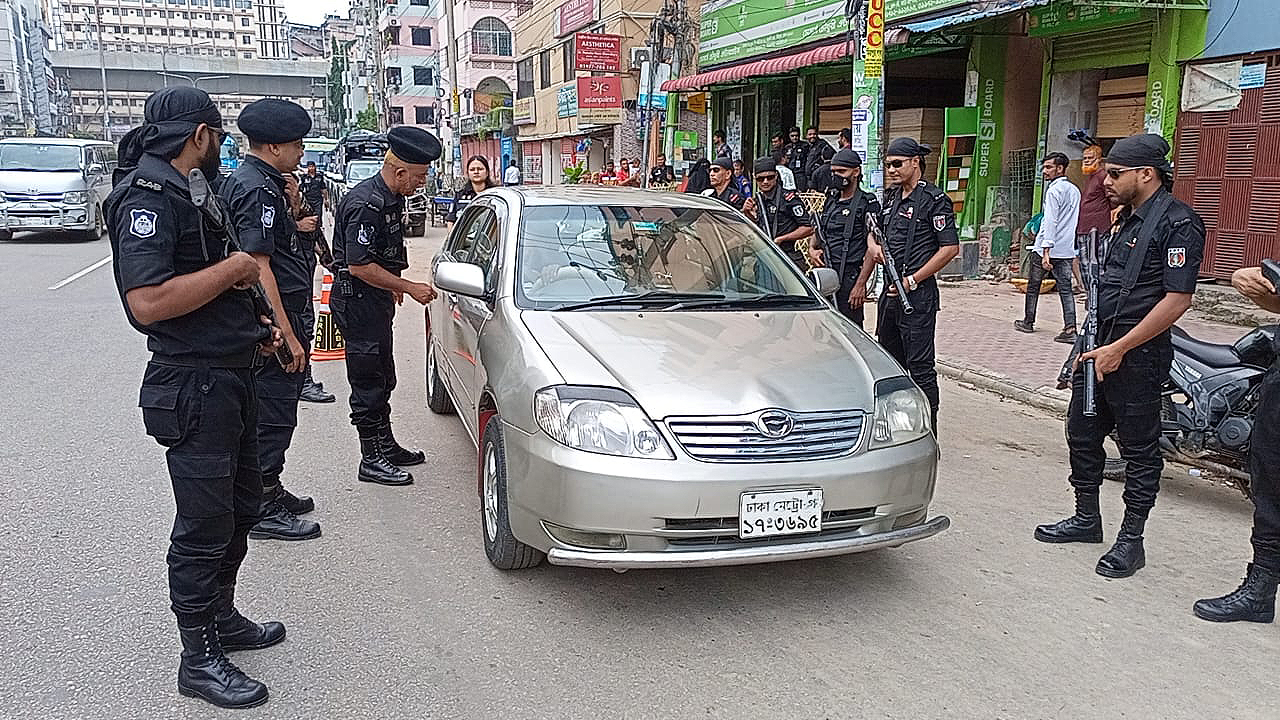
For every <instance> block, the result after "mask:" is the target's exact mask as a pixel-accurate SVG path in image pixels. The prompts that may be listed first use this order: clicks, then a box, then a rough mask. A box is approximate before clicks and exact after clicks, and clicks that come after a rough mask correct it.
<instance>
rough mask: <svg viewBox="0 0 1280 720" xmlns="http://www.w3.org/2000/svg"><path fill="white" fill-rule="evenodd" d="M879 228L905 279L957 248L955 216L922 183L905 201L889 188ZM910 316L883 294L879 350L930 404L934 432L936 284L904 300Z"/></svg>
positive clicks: (878, 326) (926, 285)
mask: <svg viewBox="0 0 1280 720" xmlns="http://www.w3.org/2000/svg"><path fill="white" fill-rule="evenodd" d="M881 217H882V218H883V220H882V222H881V227H882V228H884V238H885V242H886V243H888V247H889V254H890V255H892V256H893V260H894V262H895V264H896V265H897V268H898V272H899V273H901V274H902V280H903V284H904V286H905V284H906V281H907V277H908V276H909V275H910V274H911V273H914V272H916V271H917V270H919V269H920V268H922V267H924V266H925V265H926V264H928V262H929V259H930V258H932V257H933V256H934V254H936V253H937V252H938V250H939V249H940V248H942V247H943V246H946V245H958V244H960V238H959V237H958V236H957V235H956V216H955V211H954V210H953V208H952V205H951V198H949V197H947V194H946V193H944V192H943V191H942V190H941V189H940V188H938V187H937V186H935V185H932V184H930V183H927V182H925V181H924V180H921V181H920V182H919V183H918V184H917V185H916V187H914V188H912V192H911V194H910V195H909V196H907V197H905V198H904V197H902V189H901V188H900V187H894V188H891V189H889V190H888V191H887V192H886V193H885V200H884V208H882V209H881ZM908 299H909V300H910V301H911V305H912V307H913V308H914V312H913V313H911V314H910V315H907V314H905V313H903V312H902V303H901V298H898V297H897V296H895V295H890V294H888V293H887V292H886V293H885V297H883V298H881V299H880V302H879V306H880V307H879V313H880V314H879V318H878V322H877V323H876V333H877V335H878V337H879V339H880V344H881V345H883V346H884V348H885V349H886V350H888V351H889V354H890V355H892V356H893V357H894V359H896V360H897V361H898V362H899V363H900V364H901V365H902V366H903V367H904V368H906V369H907V372H909V373H910V374H911V379H912V380H914V381H915V383H916V385H918V386H920V389H921V390H922V391H924V394H925V397H927V398H929V405H930V407H931V408H932V410H933V427H934V428H937V427H938V402H939V394H938V370H937V367H936V366H935V364H934V363H935V354H936V353H935V351H934V331H935V329H936V321H937V317H938V303H939V295H938V281H937V280H936V279H934V278H932V277H931V278H929V279H927V280H925V281H924V282H922V283H920V286H919V287H917V288H916V289H915V290H913V291H911V292H910V293H909V295H908Z"/></svg>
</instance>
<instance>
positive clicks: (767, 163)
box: [751, 157, 778, 173]
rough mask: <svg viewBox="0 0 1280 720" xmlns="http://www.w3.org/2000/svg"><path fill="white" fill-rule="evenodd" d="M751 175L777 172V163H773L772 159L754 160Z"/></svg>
mask: <svg viewBox="0 0 1280 720" xmlns="http://www.w3.org/2000/svg"><path fill="white" fill-rule="evenodd" d="M751 171H752V172H753V173H762V172H777V171H778V163H776V162H774V161H773V158H772V157H762V158H756V164H755V165H753V166H752V167H751Z"/></svg>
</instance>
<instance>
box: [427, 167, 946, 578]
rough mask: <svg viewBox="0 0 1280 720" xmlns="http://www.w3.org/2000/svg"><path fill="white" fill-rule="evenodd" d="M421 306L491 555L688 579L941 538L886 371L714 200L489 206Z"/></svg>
mask: <svg viewBox="0 0 1280 720" xmlns="http://www.w3.org/2000/svg"><path fill="white" fill-rule="evenodd" d="M433 271H434V282H435V285H436V287H437V289H438V290H439V292H440V295H439V297H438V298H437V299H436V300H435V301H433V302H432V303H431V304H430V305H429V306H428V307H427V387H428V399H427V402H428V405H429V406H430V408H431V409H432V410H433V411H435V412H438V413H447V412H453V411H456V412H457V414H458V417H459V418H460V419H461V420H462V424H463V426H465V428H466V430H467V433H468V434H469V435H470V436H471V438H472V440H473V441H474V442H475V444H476V447H477V452H478V458H477V481H476V491H477V497H478V500H479V502H478V506H479V509H480V520H481V524H482V530H483V532H482V537H483V540H484V549H485V554H486V555H487V556H488V558H489V560H490V562H492V563H493V565H495V566H496V567H499V568H502V569H516V568H525V567H531V566H534V565H537V564H539V563H541V562H542V560H543V559H544V558H546V559H549V560H550V561H551V562H552V563H554V564H557V565H576V566H583V567H600V568H612V569H615V570H619V571H622V570H626V569H631V568H661V567H692V566H707V565H735V564H745V563H757V562H770V561H778V560H790V559H796V558H812V557H821V556H829V555H839V554H844V553H852V552H860V551H864V550H872V549H876V548H883V547H897V546H899V545H902V544H904V543H908V542H912V541H914V540H920V539H923V538H927V537H930V536H932V535H935V534H937V533H939V532H941V531H942V530H944V529H946V528H947V526H948V525H949V524H950V521H949V520H948V519H947V518H946V517H945V516H934V517H930V516H929V503H930V501H931V500H932V498H933V492H934V483H935V481H936V479H937V470H938V446H937V443H936V442H935V440H934V437H933V433H932V430H931V428H930V425H929V423H930V419H929V404H928V401H927V400H926V399H925V397H924V395H923V394H922V393H921V392H920V390H919V389H918V388H917V387H916V386H915V385H914V384H913V383H912V382H911V380H910V379H909V378H908V377H907V376H906V375H905V373H904V372H903V370H902V368H901V367H900V366H899V365H898V364H897V363H896V362H894V360H893V359H892V358H890V357H889V355H888V354H887V353H885V351H884V350H883V349H882V348H881V347H880V346H879V345H878V344H877V343H876V342H875V341H874V340H873V339H872V338H870V337H869V336H867V335H866V334H865V333H863V332H862V331H861V330H859V329H858V328H857V327H855V326H854V325H852V324H851V323H849V322H848V321H847V320H845V319H844V317H842V316H841V315H840V314H838V313H837V312H835V311H834V310H833V309H831V307H830V305H829V304H828V303H827V302H826V301H825V300H824V296H827V295H830V294H831V293H833V292H834V291H835V288H836V287H837V282H836V275H835V272H833V271H831V270H825V269H819V270H815V271H812V272H811V274H810V276H809V277H808V278H806V277H805V276H804V275H802V274H801V273H800V272H799V271H798V270H797V269H796V268H795V267H794V266H793V265H792V264H791V263H790V261H788V260H787V258H786V256H785V255H783V254H782V253H781V252H780V251H779V250H778V248H777V247H776V246H775V245H774V244H773V243H771V242H770V241H769V240H768V239H767V238H765V237H764V236H763V235H762V234H760V232H759V231H757V229H756V228H755V226H754V225H752V224H751V223H750V222H749V221H748V220H746V218H744V217H743V216H742V215H741V214H739V213H738V212H737V211H735V210H733V209H732V208H730V207H729V206H727V205H724V204H722V203H721V202H719V201H718V200H715V199H712V198H706V197H700V196H692V195H682V194H675V193H657V192H649V191H643V190H629V189H622V188H586V187H573V186H569V187H549V188H520V189H516V188H495V189H493V190H489V191H487V192H485V193H482V194H481V195H480V196H478V197H477V198H476V199H475V200H474V201H473V202H472V203H471V205H470V207H468V208H467V210H466V211H465V212H464V213H463V214H462V216H461V217H460V218H459V220H458V223H457V224H456V225H455V227H454V229H453V232H452V234H451V235H450V236H449V239H448V241H447V242H446V244H445V246H444V248H443V249H442V251H441V253H440V254H439V255H438V256H437V258H436V260H435V263H434V267H433Z"/></svg>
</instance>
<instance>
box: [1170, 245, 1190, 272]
mask: <svg viewBox="0 0 1280 720" xmlns="http://www.w3.org/2000/svg"><path fill="white" fill-rule="evenodd" d="M1186 264H1187V249H1186V248H1180V247H1177V248H1169V267H1171V268H1180V267H1182V266H1183V265H1186Z"/></svg>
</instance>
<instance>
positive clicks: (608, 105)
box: [577, 75, 622, 125]
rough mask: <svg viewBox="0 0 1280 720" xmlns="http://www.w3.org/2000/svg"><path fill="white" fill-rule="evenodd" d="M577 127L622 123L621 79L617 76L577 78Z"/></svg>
mask: <svg viewBox="0 0 1280 720" xmlns="http://www.w3.org/2000/svg"><path fill="white" fill-rule="evenodd" d="M577 96H578V97H577V101H578V124H579V125H617V124H618V123H620V122H622V78H621V77H618V76H617V75H611V76H605V77H584V78H578V88H577Z"/></svg>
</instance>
